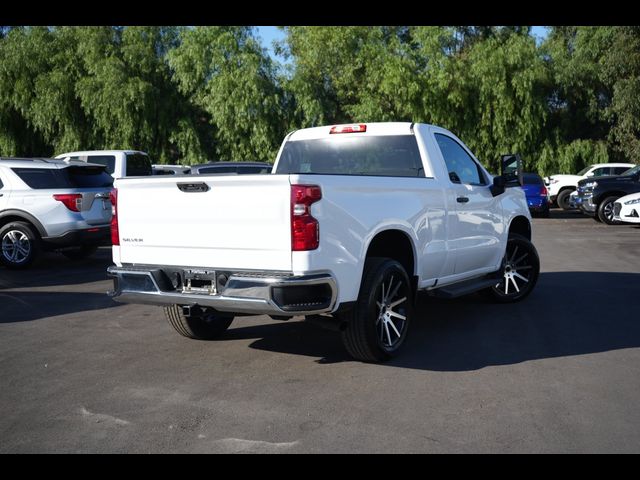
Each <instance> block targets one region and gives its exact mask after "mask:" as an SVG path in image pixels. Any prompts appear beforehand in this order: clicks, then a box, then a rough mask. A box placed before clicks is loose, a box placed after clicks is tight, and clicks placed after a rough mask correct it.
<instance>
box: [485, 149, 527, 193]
mask: <svg viewBox="0 0 640 480" xmlns="http://www.w3.org/2000/svg"><path fill="white" fill-rule="evenodd" d="M523 183H524V182H523V180H522V159H521V158H520V155H518V154H517V153H516V154H509V155H502V156H501V157H500V175H498V176H497V177H494V178H493V185H491V193H492V194H493V196H494V197H495V196H497V195H500V194H501V193H503V192H504V190H505V189H506V188H507V187H517V186H522V185H523Z"/></svg>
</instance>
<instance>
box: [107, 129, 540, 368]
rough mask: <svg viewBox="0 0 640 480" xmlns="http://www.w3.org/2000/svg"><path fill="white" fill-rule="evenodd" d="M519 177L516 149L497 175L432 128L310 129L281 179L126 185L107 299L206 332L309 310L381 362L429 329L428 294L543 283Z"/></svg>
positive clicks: (297, 139)
mask: <svg viewBox="0 0 640 480" xmlns="http://www.w3.org/2000/svg"><path fill="white" fill-rule="evenodd" d="M521 184H522V167H521V161H520V157H519V156H518V155H506V156H503V157H502V159H501V175H498V176H496V177H493V176H491V175H490V174H489V173H488V172H487V170H485V168H484V167H483V166H482V165H481V163H480V162H479V161H478V160H477V159H476V158H475V156H474V155H473V153H471V151H470V150H469V149H468V148H467V147H466V146H465V145H464V143H463V142H462V141H461V140H460V139H459V138H457V137H456V136H455V135H454V134H452V133H451V132H449V131H447V130H445V129H443V128H439V127H436V126H432V125H426V124H418V123H415V124H414V123H369V124H355V125H335V126H326V127H314V128H307V129H301V130H297V131H294V132H292V133H290V134H288V135H287V136H286V138H285V139H284V141H283V143H282V145H281V147H280V150H279V152H278V156H277V158H276V162H275V164H274V168H273V172H272V173H271V174H270V175H238V176H218V175H206V174H205V175H199V176H198V177H192V178H188V179H185V178H175V177H174V178H168V177H149V178H145V179H143V178H121V179H118V180H116V182H115V187H116V188H115V189H114V190H113V192H112V203H113V212H112V213H113V215H112V242H113V261H114V263H115V265H114V266H111V267H109V269H108V273H109V275H110V276H112V277H113V281H114V290H113V291H112V292H110V295H111V296H112V297H113V298H114V299H115V300H116V301H120V302H130V303H143V304H152V305H160V306H163V308H164V313H165V316H166V318H167V320H168V322H169V323H170V324H171V325H172V326H173V327H174V328H175V330H176V331H177V332H178V333H180V334H181V335H183V336H185V337H189V338H194V339H214V338H217V337H219V336H221V335H222V334H223V333H224V332H225V330H226V329H227V328H228V327H229V325H230V324H231V322H232V320H233V319H234V317H240V316H243V315H260V314H267V315H270V316H271V317H272V318H274V319H279V320H286V319H289V318H292V317H294V316H304V317H305V318H306V319H307V320H311V321H316V322H319V323H322V324H324V325H326V326H331V327H332V328H334V329H336V330H338V331H339V332H340V334H341V336H342V339H343V343H344V345H345V347H346V349H347V351H348V353H349V354H350V355H351V356H353V357H354V358H356V359H359V360H362V361H368V362H376V361H384V360H387V359H389V358H391V357H392V356H394V355H396V354H397V353H398V351H399V350H400V348H401V347H402V345H403V344H404V343H405V339H406V337H407V332H408V331H409V328H410V325H411V324H412V322H414V321H415V320H417V319H416V318H415V309H414V299H415V297H416V294H417V293H418V292H428V293H430V294H432V295H440V296H443V297H448V298H453V297H458V296H461V295H465V294H469V293H472V292H476V291H482V292H483V293H484V294H486V295H487V296H488V297H490V298H492V299H494V300H496V301H497V302H501V303H510V302H516V301H519V300H522V299H523V298H525V297H526V296H527V295H528V294H529V293H530V292H531V291H532V290H533V288H534V286H535V284H536V281H537V279H538V274H539V267H540V264H539V259H538V254H537V252H536V249H535V247H534V246H533V244H532V243H531V216H530V214H529V209H528V207H527V201H526V198H525V194H524V191H523V190H522V189H521V188H517V187H518V186H519V185H521ZM509 187H514V188H509Z"/></svg>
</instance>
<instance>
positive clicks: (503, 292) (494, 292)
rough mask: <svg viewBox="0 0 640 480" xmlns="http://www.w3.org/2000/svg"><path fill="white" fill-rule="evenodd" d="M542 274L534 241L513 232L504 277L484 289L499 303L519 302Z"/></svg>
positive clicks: (508, 244) (505, 260)
mask: <svg viewBox="0 0 640 480" xmlns="http://www.w3.org/2000/svg"><path fill="white" fill-rule="evenodd" d="M539 276H540V258H539V257H538V252H537V250H536V247H534V245H533V243H531V242H530V241H529V240H527V239H526V238H525V237H523V236H522V235H518V234H511V235H510V236H509V240H508V241H507V250H506V252H505V256H504V262H503V267H502V279H501V280H500V281H499V283H496V284H495V285H494V286H493V287H490V288H487V289H485V290H483V291H482V293H483V294H485V296H488V297H489V298H491V299H492V300H494V301H495V302H498V303H513V302H519V301H520V300H522V299H524V298H525V297H526V296H527V295H529V294H530V293H531V292H532V291H533V288H534V287H535V286H536V283H537V281H538V277H539Z"/></svg>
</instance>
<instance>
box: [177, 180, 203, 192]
mask: <svg viewBox="0 0 640 480" xmlns="http://www.w3.org/2000/svg"><path fill="white" fill-rule="evenodd" d="M176 185H178V188H179V189H180V190H181V191H183V192H186V193H192V192H207V191H208V190H209V185H207V184H206V183H204V182H199V183H177V184H176Z"/></svg>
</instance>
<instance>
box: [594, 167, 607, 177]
mask: <svg viewBox="0 0 640 480" xmlns="http://www.w3.org/2000/svg"><path fill="white" fill-rule="evenodd" d="M605 175H609V167H602V168H596V169H595V170H594V171H593V176H594V177H603V176H605Z"/></svg>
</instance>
